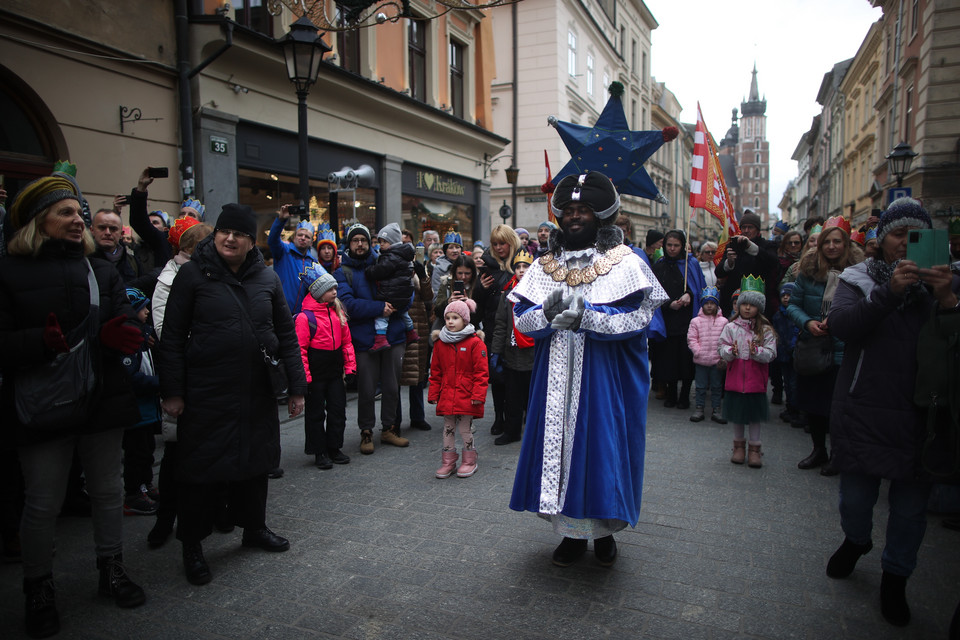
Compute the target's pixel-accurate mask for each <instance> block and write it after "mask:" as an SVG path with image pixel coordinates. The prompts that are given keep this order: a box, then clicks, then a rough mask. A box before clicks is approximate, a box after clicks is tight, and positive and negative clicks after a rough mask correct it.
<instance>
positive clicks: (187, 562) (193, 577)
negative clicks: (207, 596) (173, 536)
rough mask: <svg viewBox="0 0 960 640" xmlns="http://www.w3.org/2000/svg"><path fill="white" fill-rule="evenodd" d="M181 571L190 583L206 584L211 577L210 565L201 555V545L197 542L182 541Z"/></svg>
mask: <svg viewBox="0 0 960 640" xmlns="http://www.w3.org/2000/svg"><path fill="white" fill-rule="evenodd" d="M183 571H184V573H186V574H187V582H189V583H190V584H196V585H201V584H207V583H208V582H210V580H212V579H213V574H211V573H210V567H209V566H208V565H207V561H206V559H205V558H204V557H203V546H201V544H200V543H199V542H194V543H189V542H184V543H183Z"/></svg>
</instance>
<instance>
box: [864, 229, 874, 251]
mask: <svg viewBox="0 0 960 640" xmlns="http://www.w3.org/2000/svg"><path fill="white" fill-rule="evenodd" d="M876 239H877V228H876V227H870V228H869V229H867V232H866V233H865V234H863V244H864V246H866V244H867V243H868V242H870V241H871V240H876Z"/></svg>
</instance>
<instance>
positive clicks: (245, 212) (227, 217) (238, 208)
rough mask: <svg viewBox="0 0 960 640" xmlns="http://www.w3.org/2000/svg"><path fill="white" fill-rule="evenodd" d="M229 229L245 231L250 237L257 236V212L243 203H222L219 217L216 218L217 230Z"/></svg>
mask: <svg viewBox="0 0 960 640" xmlns="http://www.w3.org/2000/svg"><path fill="white" fill-rule="evenodd" d="M220 229H229V230H231V231H239V232H240V233H245V234H247V235H248V236H250V237H251V238H254V239H256V237H257V214H256V213H254V212H253V209H252V208H250V207H249V206H247V205H245V204H236V203H233V202H231V203H230V204H225V205H223V209H222V210H221V211H220V217H218V218H217V230H220Z"/></svg>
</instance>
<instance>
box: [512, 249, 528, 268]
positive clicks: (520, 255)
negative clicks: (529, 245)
mask: <svg viewBox="0 0 960 640" xmlns="http://www.w3.org/2000/svg"><path fill="white" fill-rule="evenodd" d="M520 263H523V264H533V254H532V253H530V252H529V251H527V250H526V249H520V250H519V251H517V253H516V255H515V256H513V262H512V263H511V264H520Z"/></svg>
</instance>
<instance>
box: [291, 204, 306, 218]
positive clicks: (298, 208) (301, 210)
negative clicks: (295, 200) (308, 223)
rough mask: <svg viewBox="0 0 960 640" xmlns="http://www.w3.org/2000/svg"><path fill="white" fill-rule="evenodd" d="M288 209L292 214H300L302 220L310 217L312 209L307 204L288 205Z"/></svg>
mask: <svg viewBox="0 0 960 640" xmlns="http://www.w3.org/2000/svg"><path fill="white" fill-rule="evenodd" d="M287 211H289V212H290V215H291V216H299V217H300V219H301V220H309V219H310V211H309V210H308V209H307V205H305V204H291V205H289V206H288V207H287Z"/></svg>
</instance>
